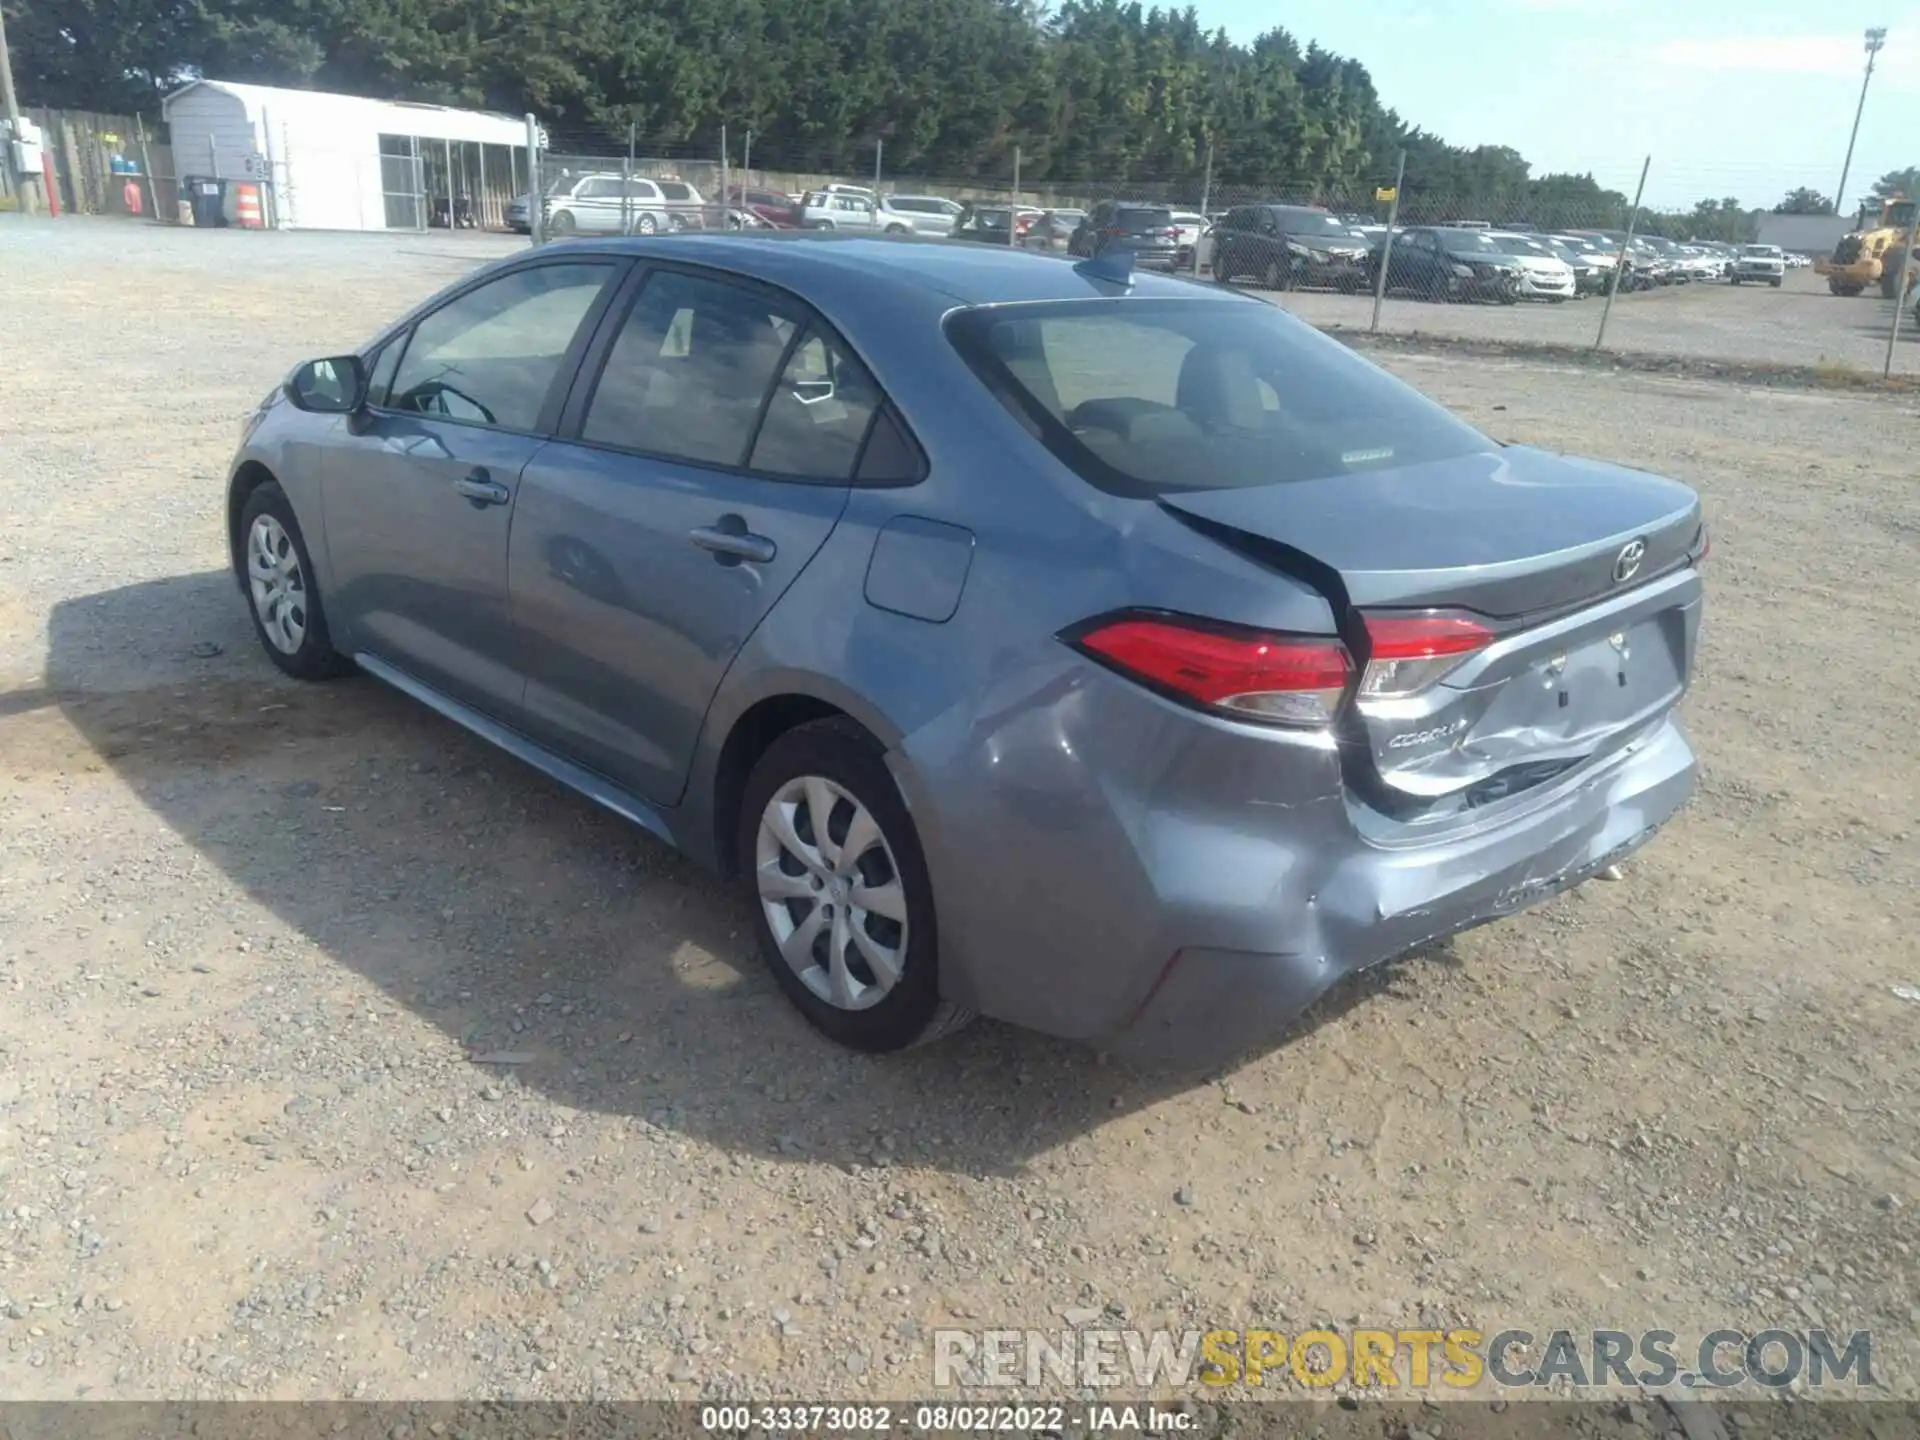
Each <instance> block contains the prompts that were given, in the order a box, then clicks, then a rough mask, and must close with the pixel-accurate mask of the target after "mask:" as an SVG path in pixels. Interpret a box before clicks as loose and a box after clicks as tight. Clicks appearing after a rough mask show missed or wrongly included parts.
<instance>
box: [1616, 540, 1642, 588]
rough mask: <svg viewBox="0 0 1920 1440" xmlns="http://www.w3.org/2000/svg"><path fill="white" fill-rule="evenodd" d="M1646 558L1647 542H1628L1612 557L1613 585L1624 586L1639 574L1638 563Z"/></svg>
mask: <svg viewBox="0 0 1920 1440" xmlns="http://www.w3.org/2000/svg"><path fill="white" fill-rule="evenodd" d="M1646 558H1647V542H1646V541H1644V540H1629V541H1628V542H1627V543H1626V544H1625V545H1622V546H1621V547H1620V553H1619V554H1618V555H1616V556H1614V557H1613V583H1614V584H1616V585H1624V584H1626V583H1627V581H1629V580H1631V579H1632V578H1633V577H1634V576H1635V575H1637V574H1639V573H1640V562H1641V561H1642V560H1644V559H1646Z"/></svg>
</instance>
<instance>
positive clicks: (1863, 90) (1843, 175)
mask: <svg viewBox="0 0 1920 1440" xmlns="http://www.w3.org/2000/svg"><path fill="white" fill-rule="evenodd" d="M1886 44H1887V27H1886V26H1884V25H1882V26H1880V27H1879V28H1877V29H1874V30H1869V31H1867V42H1866V49H1867V73H1866V75H1865V76H1864V77H1863V78H1862V79H1861V81H1860V103H1859V104H1858V105H1856V106H1855V107H1854V111H1853V133H1852V134H1851V135H1849V136H1847V158H1846V159H1845V160H1844V161H1843V162H1841V165H1840V188H1839V189H1838V190H1835V191H1834V192H1833V213H1834V214H1836V215H1844V214H1845V213H1846V207H1847V172H1848V171H1850V170H1851V169H1853V142H1854V141H1856V140H1858V139H1859V138H1860V117H1861V116H1862V115H1864V114H1866V113H1867V87H1868V86H1869V85H1871V84H1872V83H1873V62H1874V58H1875V57H1876V56H1878V55H1879V53H1880V52H1881V51H1882V50H1884V49H1885V48H1886Z"/></svg>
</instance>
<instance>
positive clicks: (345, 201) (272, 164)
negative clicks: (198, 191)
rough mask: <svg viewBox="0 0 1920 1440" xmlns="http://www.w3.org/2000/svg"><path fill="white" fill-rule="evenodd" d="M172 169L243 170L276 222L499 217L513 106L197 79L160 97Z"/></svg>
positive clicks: (515, 187)
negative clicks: (503, 108)
mask: <svg viewBox="0 0 1920 1440" xmlns="http://www.w3.org/2000/svg"><path fill="white" fill-rule="evenodd" d="M161 110H162V113H163V114H164V115H165V116H166V120H167V127H168V130H169V131H170V133H171V138H172V142H173V159H174V165H175V168H176V170H177V171H178V173H179V175H180V176H181V178H183V179H184V178H188V177H192V176H201V175H205V176H212V177H217V178H220V179H225V180H230V181H232V180H251V181H254V182H256V183H258V184H259V185H260V186H261V187H262V190H263V192H264V194H263V202H264V203H263V208H264V210H265V212H266V223H267V225H268V226H270V227H272V228H276V229H301V230H422V229H425V228H427V227H428V226H429V225H442V226H444V225H448V224H455V225H467V224H471V225H474V226H478V227H483V228H489V229H491V228H501V227H503V226H504V220H505V216H504V213H503V212H504V210H505V207H506V206H507V205H508V204H509V203H510V202H511V201H512V200H513V199H514V198H516V197H517V196H519V195H522V194H524V193H525V192H526V189H527V184H528V173H529V172H528V169H527V150H526V145H527V126H526V122H525V120H523V119H517V118H515V117H513V116H511V115H494V114H489V113H487V112H485V111H479V110H454V109H450V108H449V107H447V106H444V105H418V104H413V103H411V102H407V101H394V100H367V99H363V98H362V97H360V96H357V95H333V94H328V93H326V92H325V91H320V90H287V89H279V88H275V87H272V86H266V85H241V84H236V83H234V82H232V81H228V80H196V81H194V82H193V83H192V84H190V85H185V86H182V87H181V88H180V89H178V90H176V91H174V92H173V93H172V94H170V95H168V96H167V97H166V99H165V100H164V101H163V102H162V104H161Z"/></svg>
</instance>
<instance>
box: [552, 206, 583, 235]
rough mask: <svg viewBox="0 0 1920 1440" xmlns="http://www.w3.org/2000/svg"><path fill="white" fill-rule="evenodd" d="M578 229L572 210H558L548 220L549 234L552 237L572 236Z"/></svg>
mask: <svg viewBox="0 0 1920 1440" xmlns="http://www.w3.org/2000/svg"><path fill="white" fill-rule="evenodd" d="M576 228H577V226H576V222H575V221H574V218H573V212H572V211H571V210H556V211H554V212H553V214H552V215H551V216H549V217H548V219H547V233H548V234H550V235H571V234H573V232H574V230H575V229H576Z"/></svg>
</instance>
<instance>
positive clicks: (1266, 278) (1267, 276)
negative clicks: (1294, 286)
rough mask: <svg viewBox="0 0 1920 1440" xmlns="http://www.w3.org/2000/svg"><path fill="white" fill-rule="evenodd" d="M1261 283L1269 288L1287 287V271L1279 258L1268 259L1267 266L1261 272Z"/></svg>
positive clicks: (1279, 288)
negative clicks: (1282, 266)
mask: <svg viewBox="0 0 1920 1440" xmlns="http://www.w3.org/2000/svg"><path fill="white" fill-rule="evenodd" d="M1260 283H1261V284H1263V285H1265V286H1266V287H1267V289H1269V290H1285V289H1286V288H1287V272H1286V271H1285V270H1283V269H1282V268H1281V266H1280V262H1279V261H1278V260H1269V261H1267V268H1266V270H1265V271H1263V272H1262V273H1261V276H1260Z"/></svg>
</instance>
